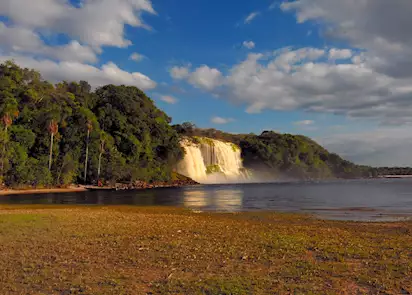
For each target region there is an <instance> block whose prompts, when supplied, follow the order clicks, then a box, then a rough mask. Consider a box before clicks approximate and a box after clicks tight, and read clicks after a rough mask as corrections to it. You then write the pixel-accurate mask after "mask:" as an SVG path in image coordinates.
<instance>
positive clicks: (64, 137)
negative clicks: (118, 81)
mask: <svg viewBox="0 0 412 295" xmlns="http://www.w3.org/2000/svg"><path fill="white" fill-rule="evenodd" d="M0 119H1V128H0V183H1V185H3V186H7V187H27V186H30V187H48V186H67V185H70V184H74V183H77V184H91V183H96V182H97V181H98V180H99V179H101V180H103V181H104V182H105V183H115V182H128V183H131V182H135V181H144V182H148V183H150V182H156V181H163V182H168V181H170V180H171V178H172V174H173V173H172V172H173V170H174V168H175V167H176V164H177V163H178V161H179V160H181V159H182V158H183V156H184V151H183V149H182V147H181V146H180V144H179V142H180V140H181V137H182V136H205V137H210V138H215V139H221V140H224V141H229V142H233V143H235V144H237V145H239V146H240V148H241V150H242V158H243V160H244V165H245V167H246V168H249V169H254V170H262V171H269V172H270V173H281V174H286V175H290V176H294V177H301V178H330V177H339V178H357V177H375V176H377V175H382V174H396V172H401V174H410V173H411V172H412V171H411V169H409V168H379V169H376V168H371V167H367V166H359V165H355V164H353V163H351V162H349V161H346V160H344V159H342V158H341V157H339V156H338V155H336V154H333V153H329V152H328V151H327V150H326V149H324V148H323V147H321V146H320V145H319V144H317V143H316V142H314V141H313V140H311V139H309V138H307V137H305V136H301V135H290V134H279V133H276V132H273V131H265V132H263V133H262V134H261V135H255V134H237V135H234V134H229V133H225V132H222V131H219V130H215V129H200V128H197V127H196V126H195V125H193V124H191V123H183V124H179V125H173V126H172V125H171V121H172V119H171V118H170V117H169V116H167V115H166V114H165V113H164V112H163V111H161V110H159V109H158V108H157V107H156V106H155V104H154V102H153V101H152V100H151V99H150V98H149V97H147V96H146V94H145V93H144V92H142V91H141V90H139V89H138V88H136V87H130V86H114V85H106V86H103V87H100V88H97V89H95V90H92V88H91V86H90V85H89V84H88V82H87V81H80V82H61V83H57V84H52V83H50V82H48V81H45V80H44V79H42V77H41V75H40V74H39V73H38V72H36V71H35V70H31V69H26V68H21V67H19V66H18V65H16V64H15V63H13V62H12V61H8V62H5V63H3V64H1V65H0Z"/></svg>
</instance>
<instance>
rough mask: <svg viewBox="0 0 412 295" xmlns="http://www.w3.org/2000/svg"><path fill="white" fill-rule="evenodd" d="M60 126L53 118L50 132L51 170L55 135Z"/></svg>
mask: <svg viewBox="0 0 412 295" xmlns="http://www.w3.org/2000/svg"><path fill="white" fill-rule="evenodd" d="M58 130H59V126H58V124H57V122H56V121H55V120H51V121H50V123H49V133H50V154H49V171H51V167H52V160H53V141H54V136H55V135H56V134H57V132H58Z"/></svg>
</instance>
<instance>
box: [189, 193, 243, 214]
mask: <svg viewBox="0 0 412 295" xmlns="http://www.w3.org/2000/svg"><path fill="white" fill-rule="evenodd" d="M183 200H184V202H183V204H184V206H185V207H187V208H191V209H197V210H200V209H202V210H210V209H213V210H215V211H232V212H233V211H241V210H242V205H243V190H241V189H218V190H204V189H202V190H185V191H184V192H183Z"/></svg>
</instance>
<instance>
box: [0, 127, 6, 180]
mask: <svg viewBox="0 0 412 295" xmlns="http://www.w3.org/2000/svg"><path fill="white" fill-rule="evenodd" d="M4 130H5V134H4V143H3V153H2V157H1V176H3V175H4V161H5V158H6V141H7V125H6V127H5V128H4Z"/></svg>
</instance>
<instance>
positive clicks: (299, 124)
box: [293, 120, 315, 126]
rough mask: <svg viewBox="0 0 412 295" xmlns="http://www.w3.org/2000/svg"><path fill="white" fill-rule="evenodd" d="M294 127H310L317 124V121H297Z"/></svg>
mask: <svg viewBox="0 0 412 295" xmlns="http://www.w3.org/2000/svg"><path fill="white" fill-rule="evenodd" d="M293 124H294V125H296V126H310V125H313V124H315V121H313V120H303V121H297V122H293Z"/></svg>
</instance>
